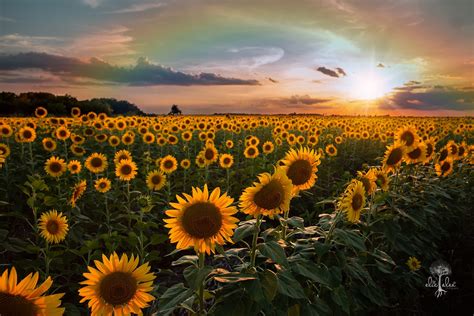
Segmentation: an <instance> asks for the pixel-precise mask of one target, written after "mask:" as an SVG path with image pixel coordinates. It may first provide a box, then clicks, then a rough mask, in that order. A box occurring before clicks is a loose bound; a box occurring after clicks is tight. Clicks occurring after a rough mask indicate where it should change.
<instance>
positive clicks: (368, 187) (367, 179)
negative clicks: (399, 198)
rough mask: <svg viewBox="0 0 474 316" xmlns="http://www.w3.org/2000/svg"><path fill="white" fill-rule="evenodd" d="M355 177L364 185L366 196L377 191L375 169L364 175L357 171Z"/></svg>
mask: <svg viewBox="0 0 474 316" xmlns="http://www.w3.org/2000/svg"><path fill="white" fill-rule="evenodd" d="M357 176H358V177H359V180H360V181H361V182H362V184H363V185H364V189H365V192H366V193H367V194H372V193H373V192H375V189H377V184H376V181H377V171H376V169H375V168H371V169H369V170H368V171H367V172H366V173H363V172H361V171H357Z"/></svg>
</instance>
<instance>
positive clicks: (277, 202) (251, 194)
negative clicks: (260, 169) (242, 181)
mask: <svg viewBox="0 0 474 316" xmlns="http://www.w3.org/2000/svg"><path fill="white" fill-rule="evenodd" d="M258 181H259V182H254V183H253V186H252V187H248V188H246V189H245V190H244V192H243V193H242V195H241V196H240V204H239V207H240V209H241V210H242V212H244V213H245V214H250V215H252V216H253V217H258V216H259V215H260V214H262V215H264V216H269V217H270V218H273V216H274V215H276V214H281V213H284V212H287V211H288V210H289V209H290V201H291V198H292V189H293V184H292V183H291V180H290V179H289V178H288V176H287V175H286V173H285V171H284V170H283V169H282V168H277V169H276V170H275V172H274V173H273V175H270V174H269V173H262V174H260V175H259V176H258Z"/></svg>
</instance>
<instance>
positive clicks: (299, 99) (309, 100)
mask: <svg viewBox="0 0 474 316" xmlns="http://www.w3.org/2000/svg"><path fill="white" fill-rule="evenodd" d="M283 101H286V102H287V103H288V104H291V105H298V104H299V105H301V104H303V105H315V104H320V103H326V102H329V101H331V99H323V98H313V97H310V96H309V95H307V94H306V95H297V94H296V95H292V96H291V97H290V98H288V99H283Z"/></svg>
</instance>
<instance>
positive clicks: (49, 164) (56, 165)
mask: <svg viewBox="0 0 474 316" xmlns="http://www.w3.org/2000/svg"><path fill="white" fill-rule="evenodd" d="M44 170H45V171H46V173H47V174H49V175H50V176H51V177H55V178H57V177H60V176H61V175H62V174H63V173H64V172H66V163H65V162H64V159H62V158H58V157H55V156H52V157H51V158H49V159H48V160H46V162H45V164H44Z"/></svg>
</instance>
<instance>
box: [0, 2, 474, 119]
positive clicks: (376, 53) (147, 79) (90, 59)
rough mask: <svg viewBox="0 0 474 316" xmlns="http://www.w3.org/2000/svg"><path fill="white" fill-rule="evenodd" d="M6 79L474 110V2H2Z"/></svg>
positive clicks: (272, 104) (1, 69) (131, 97)
mask: <svg viewBox="0 0 474 316" xmlns="http://www.w3.org/2000/svg"><path fill="white" fill-rule="evenodd" d="M0 87H1V88H0V90H2V91H12V92H16V93H20V92H26V91H47V92H51V93H55V94H70V95H72V96H75V97H77V98H78V99H89V98H95V97H113V98H117V99H124V100H128V101H130V102H132V103H135V104H137V105H138V106H139V107H140V108H142V109H143V110H144V111H145V112H149V113H165V112H168V111H169V108H170V106H171V105H172V104H178V105H179V106H180V108H181V109H182V110H183V112H184V113H188V114H194V113H215V112H219V113H224V112H225V113H242V112H245V113H262V114H274V113H293V112H296V113H320V114H350V115H358V114H360V115H367V114H369V115H373V114H377V115H383V114H390V115H426V116H437V115H440V116H445V115H450V116H451V115H452V116H462V115H474V1H472V0H450V1H446V0H385V1H379V0H292V1H289V0H258V1H257V0H145V1H138V0H67V1H65V0H42V1H38V0H0Z"/></svg>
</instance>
